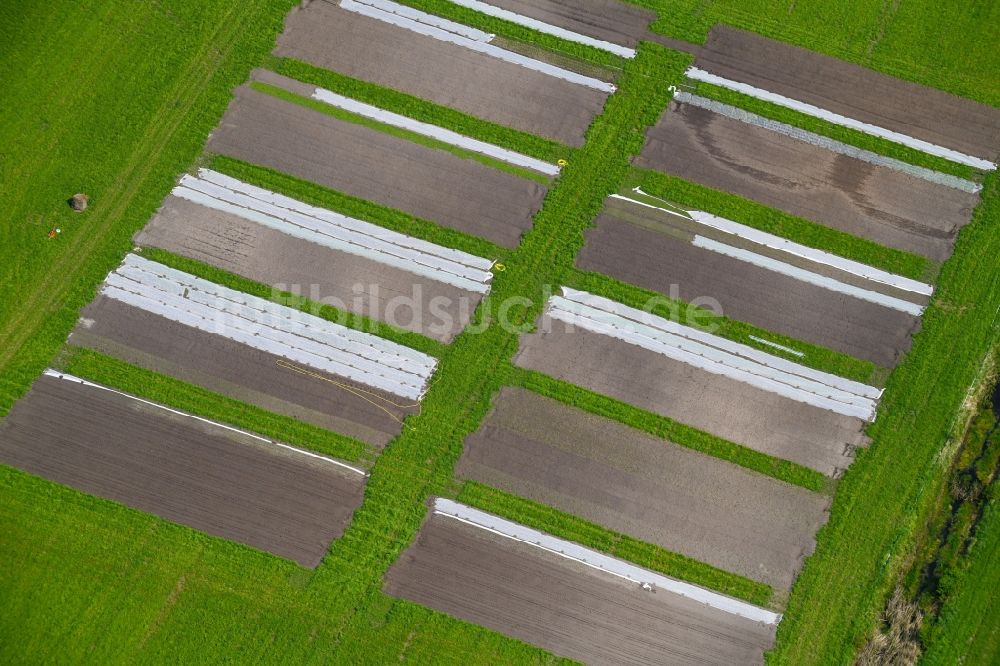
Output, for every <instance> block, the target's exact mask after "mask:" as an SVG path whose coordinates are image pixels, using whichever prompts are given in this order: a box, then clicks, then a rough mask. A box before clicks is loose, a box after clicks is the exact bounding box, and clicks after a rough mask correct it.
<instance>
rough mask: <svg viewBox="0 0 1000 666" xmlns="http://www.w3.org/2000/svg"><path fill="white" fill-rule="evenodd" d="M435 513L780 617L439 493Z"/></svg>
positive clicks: (753, 614)
mask: <svg viewBox="0 0 1000 666" xmlns="http://www.w3.org/2000/svg"><path fill="white" fill-rule="evenodd" d="M434 513H435V514H437V515H440V516H446V517H448V518H453V519H455V520H459V521H461V522H463V523H465V524H467V525H472V526H474V527H478V528H480V529H483V530H486V531H489V532H492V533H493V534H497V535H500V536H503V537H507V538H508V539H512V540H514V541H520V542H522V543H525V544H527V545H530V546H534V547H535V548H540V549H542V550H545V551H548V552H549V553H552V554H554V555H558V556H559V557H563V558H566V559H568V560H573V561H574V562H578V563H580V564H584V565H586V566H588V567H591V568H593V569H597V570H600V571H603V572H605V573H608V574H611V575H613V576H616V577H618V578H624V579H625V580H628V581H631V582H633V583H635V584H636V585H642V584H643V583H646V584H648V585H652V586H655V587H656V589H658V590H664V591H667V592H671V593H673V594H676V595H678V596H681V597H685V598H687V599H691V600H693V601H697V602H699V603H702V604H705V605H706V606H709V607H711V608H715V609H717V610H720V611H723V612H726V613H729V614H731V615H737V616H739V617H743V618H746V619H748V620H752V621H754V622H763V623H764V624H768V625H775V624H778V622H780V621H781V615H780V614H779V613H775V612H773V611H769V610H767V609H765V608H761V607H759V606H754V605H753V604H749V603H747V602H745V601H740V600H739V599H733V598H732V597H727V596H725V595H723V594H719V593H718V592H712V591H711V590H706V589H705V588H703V587H698V586H697V585H692V584H691V583H685V582H683V581H679V580H676V579H674V578H668V577H666V576H664V575H663V574H659V573H656V572H654V571H650V570H648V569H643V568H642V567H639V566H636V565H635V564H631V563H630V562H625V561H624V560H619V559H616V558H614V557H611V556H609V555H605V554H604V553H599V552H597V551H595V550H591V549H590V548H585V547H583V546H580V545H578V544H575V543H573V542H571V541H566V540H564V539H560V538H557V537H554V536H551V535H549V534H546V533H544V532H539V531H538V530H535V529H532V528H530V527H525V526H524V525H519V524H517V523H514V522H511V521H509V520H505V519H503V518H500V517H499V516H494V515H493V514H490V513H486V512H484V511H480V510H478V509H473V508H472V507H470V506H466V505H464V504H459V503H458V502H453V501H452V500H448V499H444V498H442V497H437V498H435V499H434Z"/></svg>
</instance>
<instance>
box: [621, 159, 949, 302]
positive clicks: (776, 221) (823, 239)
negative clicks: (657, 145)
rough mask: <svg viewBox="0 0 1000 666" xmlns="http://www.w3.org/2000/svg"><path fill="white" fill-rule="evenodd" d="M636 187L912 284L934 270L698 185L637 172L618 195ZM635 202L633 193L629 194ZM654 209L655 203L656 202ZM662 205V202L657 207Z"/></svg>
mask: <svg viewBox="0 0 1000 666" xmlns="http://www.w3.org/2000/svg"><path fill="white" fill-rule="evenodd" d="M634 187H639V188H641V189H642V191H643V192H645V193H646V194H650V195H653V196H655V197H660V198H663V199H668V200H670V201H673V202H675V203H677V204H680V205H682V206H686V207H688V208H692V209H698V210H703V211H705V212H706V213H712V214H713V215H718V216H720V217H725V218H728V219H730V220H733V221H734V222H739V223H740V224H745V225H747V226H748V227H753V228H755V229H760V230H761V231H766V232H768V233H771V234H775V235H777V236H781V237H783V238H787V239H788V240H791V241H795V242H796V243H801V244H802V245H806V246H809V247H812V248H816V249H818V250H824V251H826V252H830V253H833V254H836V255H838V256H841V257H844V258H846V259H853V260H854V261H859V262H861V263H863V264H866V265H868V266H873V267H875V268H881V269H882V270H885V271H889V272H890V273H895V274H896V275H902V276H903V277H908V278H912V279H914V280H923V281H926V282H932V281H933V280H934V277H935V276H936V274H937V270H938V266H937V265H936V264H935V263H934V262H932V261H931V260H930V259H926V258H924V257H921V256H918V255H915V254H911V253H909V252H904V251H903V250H896V249H894V248H888V247H885V246H883V245H879V244H878V243H874V242H872V241H870V240H866V239H864V238H858V237H857V236H852V235H850V234H847V233H844V232H843V231H838V230H837V229H831V228H830V227H824V226H823V225H821V224H816V223H815V222H810V221H808V220H805V219H802V218H800V217H795V216H794V215H789V214H788V213H783V212H781V211H778V210H775V209H773V208H768V207H767V206H764V205H762V204H759V203H756V202H753V201H750V200H748V199H744V198H742V197H738V196H736V195H735V194H729V193H727V192H721V191H718V190H713V189H711V188H708V187H705V186H703V185H698V184H696V183H692V182H689V181H686V180H682V179H681V178H678V177H676V176H668V175H666V174H663V173H659V172H656V171H648V170H644V169H635V170H634V171H633V173H632V175H631V176H630V177H629V180H628V183H627V187H626V188H623V190H622V191H625V190H626V189H627V190H632V188H634ZM628 195H629V196H633V197H634V196H636V193H635V192H631V191H629V192H628ZM653 203H656V202H655V201H654V202H653ZM660 203H661V204H662V202H660Z"/></svg>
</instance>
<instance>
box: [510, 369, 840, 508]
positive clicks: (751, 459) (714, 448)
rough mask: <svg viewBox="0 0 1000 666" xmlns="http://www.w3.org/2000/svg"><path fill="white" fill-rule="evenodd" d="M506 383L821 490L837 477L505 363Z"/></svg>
mask: <svg viewBox="0 0 1000 666" xmlns="http://www.w3.org/2000/svg"><path fill="white" fill-rule="evenodd" d="M506 374H507V377H506V384H507V385H509V386H518V387H520V388H524V389H528V390H530V391H534V392H535V393H538V394H540V395H544V396H546V397H549V398H552V399H554V400H558V401H559V402H562V403H564V404H566V405H571V406H573V407H576V408H578V409H582V410H584V411H586V412H590V413H591V414H596V415H597V416H603V417H605V418H609V419H613V420H615V421H618V422H620V423H624V424H625V425H627V426H630V427H632V428H635V429H636V430H641V431H643V432H646V433H649V434H650V435H653V436H655V437H660V438H662V439H666V440H669V441H671V442H673V443H674V444H677V445H679V446H683V447H685V448H688V449H692V450H694V451H698V452H700V453H704V454H707V455H710V456H713V457H715V458H719V459H721V460H725V461H728V462H731V463H733V464H735V465H739V466H740V467H745V468H747V469H750V470H753V471H755V472H759V473H761V474H764V475H766V476H770V477H773V478H775V479H778V480H780V481H784V482H786V483H790V484H792V485H796V486H801V487H802V488H806V489H808V490H812V491H815V492H821V493H827V494H829V493H831V492H832V489H833V487H834V486H835V485H836V481H834V480H833V479H831V478H829V477H827V476H826V475H824V474H822V473H821V472H817V471H816V470H813V469H810V468H808V467H804V466H802V465H799V464H796V463H793V462H790V461H788V460H782V459H781V458H775V457H774V456H769V455H767V454H766V453H761V452H759V451H755V450H753V449H749V448H747V447H745V446H740V445H739V444H734V443H733V442H730V441H727V440H725V439H722V438H721V437H716V436H715V435H711V434H709V433H707V432H704V431H702V430H698V429H696V428H692V427H691V426H688V425H685V424H683V423H679V422H677V421H675V420H673V419H670V418H667V417H665V416H660V415H659V414H654V413H652V412H648V411H646V410H644V409H640V408H639V407H634V406H632V405H630V404H628V403H626V402H622V401H621V400H617V399H615V398H610V397H608V396H604V395H601V394H599V393H595V392H593V391H590V390H588V389H585V388H582V387H580V386H576V385H575V384H570V383H569V382H566V381H563V380H561V379H556V378H555V377H550V376H548V375H545V374H542V373H541V372H536V371H534V370H525V369H524V368H519V367H516V366H509V367H508V368H507V372H506Z"/></svg>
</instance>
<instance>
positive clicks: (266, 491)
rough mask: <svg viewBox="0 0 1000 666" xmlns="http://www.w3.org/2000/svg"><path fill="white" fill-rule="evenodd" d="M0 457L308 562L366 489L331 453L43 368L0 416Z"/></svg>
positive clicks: (84, 488) (324, 546) (57, 479)
mask: <svg viewBox="0 0 1000 666" xmlns="http://www.w3.org/2000/svg"><path fill="white" fill-rule="evenodd" d="M0 461H2V462H3V463H5V464H8V465H13V466H15V467H18V468H20V469H23V470H25V471H27V472H30V473H32V474H37V475H38V476H42V477H44V478H46V479H49V480H51V481H55V482H57V483H62V484H66V485H69V486H72V487H74V488H76V489H78V490H81V491H83V492H86V493H90V494H92V495H98V496H100V497H104V498H107V499H111V500H114V501H116V502H121V503H122V504H126V505H128V506H131V507H133V508H136V509H139V510H141V511H146V512H149V513H153V514H156V515H158V516H160V517H161V518H165V519H167V520H170V521H173V522H177V523H182V524H184V525H188V526H190V527H193V528H195V529H197V530H201V531H203V532H207V533H208V534H211V535H213V536H218V537H223V538H225V539H231V540H233V541H238V542H240V543H244V544H247V545H249V546H253V547H254V548H259V549H261V550H266V551H269V552H271V553H274V554H275V555H279V556H281V557H286V558H288V559H291V560H295V561H296V562H298V563H299V564H301V565H303V566H307V567H314V566H316V565H317V564H319V562H320V560H321V559H322V558H323V556H324V555H325V554H326V551H327V548H328V547H329V545H330V542H331V541H332V540H333V539H335V538H337V537H339V536H340V535H341V534H342V533H343V531H344V529H345V528H346V527H347V524H348V522H349V521H350V519H351V514H352V513H353V512H354V510H355V509H356V508H357V507H358V506H359V505H360V504H361V499H362V494H363V488H364V483H363V477H362V476H360V475H357V474H354V473H352V472H348V471H346V470H343V469H342V468H338V467H336V466H335V465H332V464H330V463H326V462H323V461H317V460H315V459H310V458H308V457H306V456H303V455H301V454H297V453H294V452H291V451H287V450H284V449H281V448H279V447H277V446H275V445H273V444H270V443H266V442H261V441H258V440H255V439H253V438H250V437H246V436H244V435H240V434H237V433H234V432H231V431H228V430H226V429H223V428H219V427H217V426H213V425H210V424H207V423H204V422H201V421H197V420H195V419H191V418H187V417H184V416H180V415H176V414H170V413H169V412H167V411H164V410H161V409H158V408H156V407H153V406H150V405H144V404H142V403H140V402H137V401H135V400H132V399H131V398H128V397H126V396H122V395H118V394H115V393H112V392H110V391H105V390H102V389H99V388H94V387H86V386H84V385H82V384H78V383H75V382H70V381H66V380H63V379H58V378H54V377H44V376H43V377H41V378H39V379H38V380H37V381H36V382H35V385H34V387H33V388H32V389H31V391H30V392H29V393H28V395H27V396H25V397H24V398H22V399H21V400H20V401H18V402H17V404H15V405H14V408H13V409H12V410H11V412H10V414H9V415H8V416H7V418H6V419H5V420H4V421H3V422H2V423H0Z"/></svg>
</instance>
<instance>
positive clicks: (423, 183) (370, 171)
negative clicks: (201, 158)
mask: <svg viewBox="0 0 1000 666" xmlns="http://www.w3.org/2000/svg"><path fill="white" fill-rule="evenodd" d="M208 150H209V151H211V152H215V153H222V154H224V155H230V156H232V157H236V158H238V159H241V160H245V161H247V162H253V163H255V164H261V165H263V166H267V167H271V168H272V169H277V170H278V171H282V172H284V173H288V174H291V175H293V176H298V177H299V178H304V179H306V180H311V181H313V182H314V183H319V184H320V185H324V186H326V187H330V188H333V189H335V190H339V191H341V192H346V193H347V194H351V195H353V196H356V197H360V198H362V199H368V200H370V201H375V202H377V203H380V204H382V205H384V206H389V207H390V208H398V209H399V210H402V211H405V212H407V213H410V214H411V215H415V216H417V217H422V218H425V219H428V220H431V221H432V222H437V223H438V224H442V225H444V226H446V227H451V228H453V229H458V230H459V231H464V232H465V233H468V234H472V235H475V236H481V237H483V238H486V239H489V240H491V241H493V242H495V243H499V244H501V245H505V246H508V247H514V246H516V245H517V243H518V240H519V239H520V237H521V233H522V232H524V231H525V230H527V229H528V228H529V227H530V226H531V218H532V217H533V216H534V214H535V212H536V211H537V210H538V208H539V207H541V204H542V198H543V197H544V196H545V187H543V186H542V185H539V184H538V183H537V182H535V181H533V180H528V179H525V178H520V177H518V176H515V175H513V174H510V173H508V172H505V171H499V170H497V169H493V168H490V167H488V166H485V165H484V164H482V163H480V162H476V161H474V160H471V159H463V158H461V157H457V156H455V155H453V154H451V153H448V152H445V151H443V150H436V149H434V148H428V147H426V146H423V145H420V144H417V143H412V142H410V141H407V140H405V139H400V138H397V137H395V136H390V135H388V134H385V133H383V132H380V131H378V130H374V129H371V128H368V127H364V126H362V125H356V124H354V123H350V122H347V121H344V120H340V119H338V118H334V117H332V116H328V115H326V114H325V113H320V112H319V111H313V110H312V109H307V108H305V107H302V106H299V105H298V104H293V103H291V102H286V101H284V100H281V99H278V98H276V97H273V96H271V95H267V94H264V93H261V92H257V91H255V90H251V89H249V88H239V89H237V91H236V100H235V101H234V102H233V104H232V105H231V106H230V107H229V110H228V111H227V112H226V115H225V117H224V118H223V119H222V125H221V126H220V127H219V129H217V130H216V131H215V133H214V134H212V137H211V138H210V139H209V142H208Z"/></svg>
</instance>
